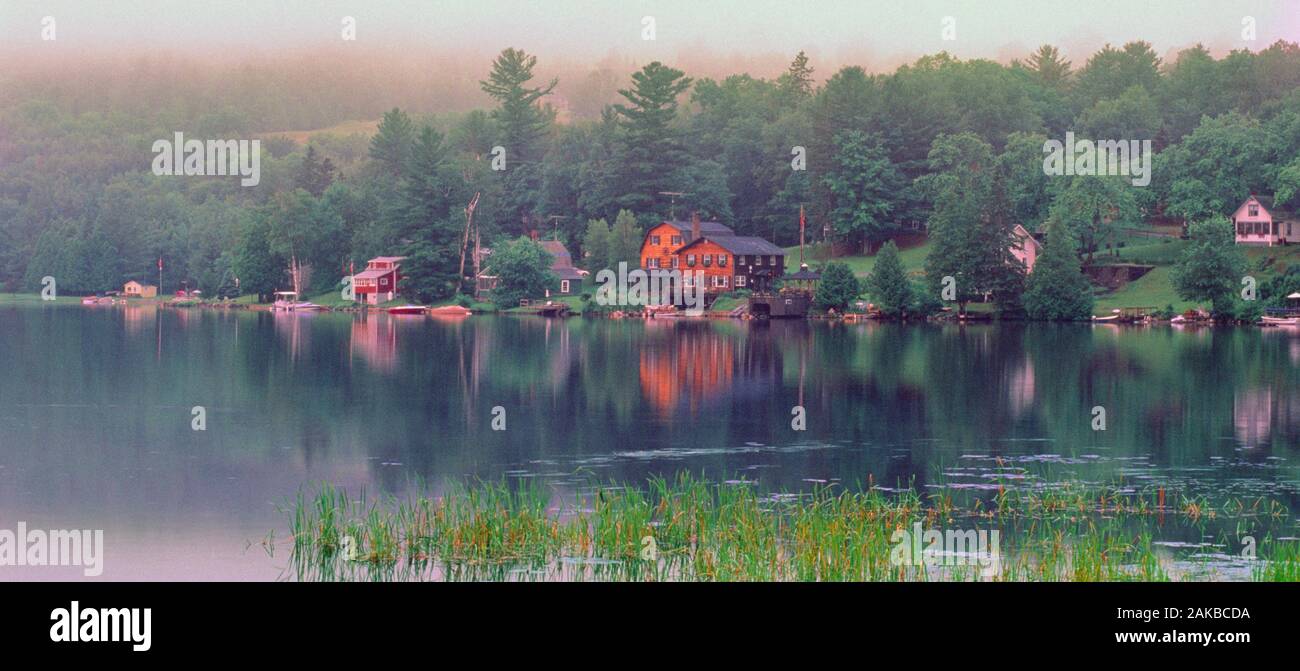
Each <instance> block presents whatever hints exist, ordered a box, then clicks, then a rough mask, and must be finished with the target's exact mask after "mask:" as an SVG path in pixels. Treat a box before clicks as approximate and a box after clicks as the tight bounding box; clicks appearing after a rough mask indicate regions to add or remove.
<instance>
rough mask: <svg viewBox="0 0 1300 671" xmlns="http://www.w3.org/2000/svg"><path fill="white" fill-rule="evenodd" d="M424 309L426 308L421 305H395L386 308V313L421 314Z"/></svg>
mask: <svg viewBox="0 0 1300 671" xmlns="http://www.w3.org/2000/svg"><path fill="white" fill-rule="evenodd" d="M425 310H428V308H426V307H424V306H423V305H396V306H393V307H391V308H388V314H390V315H421V314H424V312H425Z"/></svg>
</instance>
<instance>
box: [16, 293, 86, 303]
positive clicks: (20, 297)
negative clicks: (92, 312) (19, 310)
mask: <svg viewBox="0 0 1300 671" xmlns="http://www.w3.org/2000/svg"><path fill="white" fill-rule="evenodd" d="M38 303H45V304H51V303H52V304H55V305H73V304H75V305H80V304H81V297H80V296H58V297H56V298H55V299H54V300H52V301H43V300H41V295H40V294H4V293H0V305H29V304H32V305H34V304H38Z"/></svg>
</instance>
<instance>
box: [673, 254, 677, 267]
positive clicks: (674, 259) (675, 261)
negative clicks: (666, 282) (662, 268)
mask: <svg viewBox="0 0 1300 671" xmlns="http://www.w3.org/2000/svg"><path fill="white" fill-rule="evenodd" d="M677 263H678V258H677V257H676V256H674V257H673V267H674V268H676V267H677Z"/></svg>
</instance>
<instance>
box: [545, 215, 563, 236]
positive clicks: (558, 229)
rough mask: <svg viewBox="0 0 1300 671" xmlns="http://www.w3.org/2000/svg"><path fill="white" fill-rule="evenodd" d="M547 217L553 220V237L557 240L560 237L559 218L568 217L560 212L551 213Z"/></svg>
mask: <svg viewBox="0 0 1300 671" xmlns="http://www.w3.org/2000/svg"><path fill="white" fill-rule="evenodd" d="M547 219H550V220H551V221H554V222H555V238H556V239H557V240H558V239H559V238H560V220H561V219H568V217H567V216H565V215H562V214H552V215H551V216H549V217H547Z"/></svg>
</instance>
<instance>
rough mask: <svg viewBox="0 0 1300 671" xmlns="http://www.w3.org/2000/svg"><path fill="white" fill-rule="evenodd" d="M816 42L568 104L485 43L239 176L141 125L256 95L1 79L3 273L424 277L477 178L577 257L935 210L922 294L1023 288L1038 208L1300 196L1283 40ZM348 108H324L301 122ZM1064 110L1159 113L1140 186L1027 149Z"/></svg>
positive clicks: (1142, 206) (96, 282)
mask: <svg viewBox="0 0 1300 671" xmlns="http://www.w3.org/2000/svg"><path fill="white" fill-rule="evenodd" d="M814 65H815V64H813V63H811V62H810V61H809V59H808V58H807V57H806V56H805V55H804V54H802V53H801V54H798V55H797V56H796V57H795V58H794V60H793V62H792V63H791V64H790V66H789V69H788V70H787V71H786V72H785V73H783V74H781V75H780V76H778V77H775V78H772V79H763V78H756V77H753V76H750V75H748V74H736V75H731V76H728V77H725V78H722V79H720V80H719V79H713V78H707V77H705V78H695V77H692V76H690V75H689V73H686V72H683V71H681V70H678V69H675V68H673V67H671V65H669V64H665V63H660V62H654V63H650V64H648V65H646V66H644V67H643V68H641V69H640V70H639V71H637V72H635V73H634V74H633V75H632V76H631V77H630V78H629V79H626V80H624V81H621V82H620V81H617V80H616V79H611V77H610V75H609V73H608V72H607V71H601V72H604V74H600V72H598V73H593V75H592V77H594V79H590V81H586V80H584V82H582V85H583V86H588V85H589V86H590V87H593V90H594V89H600V90H602V91H605V92H606V93H608V94H609V96H610V97H611V99H610V102H612V103H613V104H608V105H603V106H601V107H600V108H599V111H592V112H591V113H590V114H588V115H576V116H574V118H571V119H568V120H566V121H561V120H560V119H559V118H558V116H557V113H556V109H555V108H554V107H552V106H551V103H552V102H553V101H552V98H554V89H555V86H556V81H555V80H554V79H553V78H551V79H545V78H541V77H539V76H536V75H535V72H534V71H535V69H536V67H537V59H536V58H535V57H534V56H531V55H529V54H526V53H524V52H522V51H519V50H515V49H506V50H505V51H503V52H502V53H501V54H500V55H499V56H498V57H497V59H496V60H495V61H494V62H493V63H491V64H489V65H486V66H485V67H484V68H483V69H482V71H483V78H482V80H481V81H480V89H481V91H482V94H483V98H482V100H483V101H486V103H485V104H484V108H483V109H475V110H471V111H466V112H459V113H451V114H442V115H433V116H429V115H424V114H418V113H415V112H414V111H411V110H410V109H400V108H391V109H389V111H388V112H386V113H385V114H384V116H383V119H382V122H381V123H380V125H379V128H378V131H377V132H376V133H375V134H374V135H373V136H372V137H365V136H361V135H352V136H345V137H339V136H328V135H326V136H314V137H313V138H312V139H311V140H310V142H307V143H305V144H301V145H300V144H295V143H294V142H292V141H290V140H287V139H284V138H282V137H269V136H267V137H263V151H262V161H261V172H262V176H261V182H260V184H259V185H258V186H256V187H240V186H239V182H238V179H236V178H229V177H191V178H175V177H158V176H155V175H153V174H152V173H151V172H150V171H149V165H150V163H149V161H150V159H151V158H152V154H151V153H150V151H149V147H150V146H151V144H152V143H153V142H154V141H155V140H157V139H158V138H168V137H171V134H172V133H173V132H174V131H176V130H177V129H181V130H184V132H185V133H186V135H187V137H201V138H228V137H249V136H252V135H254V134H256V133H258V132H260V131H265V130H268V129H266V128H264V127H260V126H259V125H258V123H257V122H255V121H253V119H254V118H255V117H254V115H252V114H250V113H239V112H238V111H235V112H231V111H229V110H231V109H232V108H231V107H230V106H229V105H226V106H221V107H217V108H215V109H205V108H202V107H194V106H190V107H187V106H183V105H170V106H165V107H163V108H161V109H160V110H159V111H157V112H156V113H151V112H150V111H149V110H147V109H142V108H140V107H139V106H138V105H133V104H132V103H130V101H126V100H120V99H119V102H120V104H121V109H120V110H118V109H115V108H114V107H112V106H111V105H110V106H104V105H92V104H86V102H85V101H84V100H82V101H80V102H78V103H76V104H73V103H70V102H69V100H68V98H67V97H66V96H61V95H59V94H58V93H57V91H53V90H51V88H50V87H38V88H35V89H33V91H32V92H31V93H30V95H26V96H21V95H16V94H15V93H14V92H13V91H12V90H10V91H9V93H8V94H6V95H5V96H4V97H3V98H0V131H3V132H0V284H2V285H3V287H4V288H5V289H6V290H20V289H23V290H30V289H32V288H35V287H36V286H37V285H38V283H39V279H40V277H42V276H44V275H54V276H56V277H59V278H60V288H61V290H63V291H67V292H93V291H102V290H105V289H111V288H117V287H119V286H120V284H121V283H122V282H123V281H125V280H128V279H140V280H146V281H149V280H156V278H157V276H158V268H157V264H158V260H159V259H163V260H164V264H165V265H164V274H163V289H164V290H165V291H167V290H171V289H173V288H175V287H177V286H179V284H180V283H182V282H186V283H188V284H189V286H192V287H198V288H201V289H203V290H204V291H205V292H207V293H208V294H209V295H233V294H235V293H259V294H263V295H266V294H268V293H269V292H271V291H273V290H276V289H282V288H289V287H297V288H299V289H300V290H302V291H324V290H329V289H333V288H336V287H337V286H338V284H339V282H340V280H341V278H342V277H343V276H344V275H346V274H348V273H350V272H351V271H352V269H354V268H357V267H359V266H360V265H362V264H364V262H365V260H366V259H367V258H370V257H373V256H377V255H381V254H404V255H407V256H408V257H410V260H409V261H408V270H409V274H410V276H411V278H412V279H411V283H410V285H409V286H411V287H412V288H413V289H414V290H416V292H417V294H418V297H420V298H421V299H426V300H427V299H434V298H445V297H449V296H452V295H454V294H455V293H457V292H458V291H459V292H465V291H468V289H469V284H468V283H467V282H466V281H464V280H463V279H462V277H461V273H460V266H461V263H462V262H461V258H462V250H463V249H464V248H465V247H466V246H467V244H466V243H467V238H466V223H467V215H468V212H467V209H468V206H469V204H470V203H471V202H474V203H475V207H474V210H473V218H474V222H475V223H476V224H477V227H478V230H479V231H480V232H481V234H482V241H483V244H485V245H493V244H496V243H498V242H500V243H504V242H505V241H508V240H513V239H515V238H518V237H519V236H521V235H523V236H526V235H530V234H533V233H536V234H538V235H541V236H556V237H558V238H559V239H561V240H563V241H564V242H565V243H566V244H567V245H568V246H569V248H570V249H571V250H572V251H573V252H574V253H575V258H576V259H579V261H580V262H581V259H583V258H584V252H585V253H587V254H589V257H588V259H589V261H590V262H591V263H594V264H601V263H610V262H616V261H617V260H621V259H628V258H629V256H630V254H631V252H630V251H629V249H630V242H629V239H632V238H635V237H637V236H639V231H641V230H644V229H645V227H646V226H648V225H649V224H650V223H652V222H654V221H657V220H660V219H662V218H665V217H667V216H669V215H670V213H671V214H672V215H674V216H676V217H677V218H685V217H686V216H687V214H688V213H689V212H691V211H698V212H700V213H701V215H702V216H704V217H706V218H712V219H717V220H719V221H722V222H724V223H726V224H728V225H731V226H733V227H734V228H735V229H736V230H737V232H739V233H741V234H749V235H761V236H764V237H767V238H769V239H771V240H773V241H774V242H776V243H778V244H782V245H790V244H793V243H795V242H797V240H798V230H799V229H798V220H799V210H800V207H801V206H803V207H804V209H805V210H806V212H807V214H808V225H809V226H808V228H809V231H810V233H811V235H812V237H814V238H815V239H818V240H821V239H826V240H828V241H830V242H833V243H835V245H836V246H837V248H838V249H841V250H861V249H864V248H872V249H874V248H875V247H877V246H878V245H879V244H880V243H883V242H884V241H886V240H888V239H889V238H890V237H891V236H893V235H894V234H896V233H897V232H899V231H905V230H928V232H929V233H930V235H931V236H932V238H933V239H934V242H935V244H936V245H938V248H937V251H938V252H939V253H935V254H931V256H930V265H929V267H927V282H929V283H931V284H933V285H934V286H931V287H927V288H926V289H925V293H930V292H931V291H932V290H933V291H936V292H937V291H938V289H939V287H938V283H939V282H940V281H941V280H942V278H944V277H953V278H954V279H955V280H956V285H955V289H956V291H957V292H958V296H959V297H958V299H957V300H958V302H962V303H964V302H966V301H970V300H982V299H984V298H989V299H992V300H994V301H996V302H998V303H999V305H1002V306H1003V307H1006V308H1009V309H1019V308H1020V307H1022V302H1021V299H1022V292H1023V291H1024V290H1025V289H1026V284H1025V282H1026V278H1025V276H1024V273H1023V272H1015V271H1016V268H1015V263H1014V262H1009V261H1008V259H1007V247H1006V246H1004V245H1003V244H1002V243H1004V242H1006V243H1008V244H1009V243H1010V242H1011V240H1012V238H1011V227H1013V226H1014V225H1015V224H1021V225H1023V226H1024V227H1025V228H1026V229H1028V230H1030V231H1033V232H1041V231H1044V230H1047V229H1048V228H1049V223H1051V222H1055V225H1057V227H1058V232H1057V233H1056V234H1054V235H1051V234H1049V235H1048V236H1047V246H1048V249H1049V250H1051V249H1052V248H1053V247H1059V246H1060V245H1062V244H1063V241H1067V240H1068V241H1070V243H1069V244H1070V245H1071V249H1070V250H1069V251H1072V252H1074V254H1075V255H1076V257H1080V256H1082V257H1086V256H1088V255H1094V254H1096V253H1099V252H1102V251H1104V250H1105V249H1107V248H1108V246H1110V245H1111V244H1112V243H1113V238H1114V235H1115V233H1116V231H1117V230H1118V228H1120V227H1123V226H1131V225H1138V224H1140V223H1141V222H1143V221H1145V220H1149V219H1150V218H1151V217H1155V216H1164V217H1170V218H1173V219H1175V220H1182V221H1186V222H1200V221H1205V220H1208V219H1210V218H1212V217H1222V216H1224V215H1226V214H1228V213H1229V212H1230V211H1231V210H1232V208H1234V207H1235V206H1236V205H1237V204H1238V203H1239V202H1240V201H1241V200H1242V199H1244V198H1245V197H1246V196H1247V195H1248V194H1250V193H1252V192H1254V193H1259V194H1264V195H1272V196H1275V197H1276V199H1277V201H1278V202H1279V203H1280V204H1283V205H1288V206H1290V207H1293V208H1294V207H1297V206H1300V90H1297V89H1298V87H1300V47H1297V45H1295V44H1292V43H1286V42H1279V43H1277V44H1274V45H1272V46H1270V47H1268V48H1267V49H1263V50H1261V51H1258V52H1250V51H1245V50H1242V51H1235V52H1232V53H1231V54H1229V55H1227V56H1225V57H1224V58H1221V59H1215V58H1213V57H1212V56H1211V55H1210V54H1209V53H1208V52H1207V51H1206V50H1205V49H1203V48H1200V47H1196V48H1193V49H1188V50H1185V51H1183V52H1181V53H1180V54H1179V55H1178V56H1177V58H1175V59H1174V60H1173V61H1172V62H1162V60H1161V59H1160V58H1159V57H1157V56H1156V55H1155V53H1154V51H1153V50H1152V49H1151V47H1150V45H1148V44H1146V43H1142V42H1134V43H1130V44H1126V45H1123V46H1122V47H1110V46H1107V47H1106V48H1104V49H1102V50H1101V51H1099V52H1097V53H1095V54H1093V55H1092V56H1091V57H1090V58H1088V59H1087V61H1086V62H1084V63H1080V64H1073V63H1070V62H1067V61H1066V60H1064V59H1063V58H1062V56H1061V55H1060V53H1059V52H1058V51H1057V50H1056V49H1054V48H1053V47H1050V46H1044V47H1042V48H1040V49H1039V50H1037V51H1036V52H1034V53H1033V54H1031V55H1029V56H1028V57H1026V58H1024V59H1023V60H1020V61H1017V62H1013V63H1011V64H1009V65H1001V64H998V63H995V62H992V61H987V60H966V61H963V60H959V59H956V58H953V57H952V56H950V55H948V54H946V53H940V54H937V55H932V56H926V57H923V58H921V59H919V60H917V61H915V62H914V63H910V64H908V65H905V66H902V67H899V68H898V69H896V70H895V71H894V72H891V73H881V74H870V73H868V72H866V71H865V70H863V69H862V68H860V67H845V68H842V69H840V70H839V71H837V72H833V73H825V74H828V75H829V76H825V77H824V79H823V78H819V77H818V76H817V73H816V71H815V67H814ZM174 77H175V73H171V74H169V75H168V78H169V79H170V78H174ZM264 84H265V86H278V85H281V84H283V82H280V81H277V80H271V81H268V82H265V83H264ZM315 85H316V86H325V85H328V84H327V80H325V79H321V80H319V81H318V82H317V83H316V84H315ZM244 86H245V87H253V88H256V85H255V84H252V83H248V82H245V83H244ZM294 86H295V87H296V86H299V84H297V83H295V84H294ZM248 92H249V96H248V99H249V100H251V101H259V100H264V99H265V97H264V96H259V95H254V92H253V91H248ZM431 93H435V94H436V91H434V92H431ZM394 99H403V98H400V97H395V98H394ZM252 104H253V103H250V105H252ZM259 104H260V103H259ZM235 107H237V105H236V106H235ZM308 107H310V105H308ZM250 109H253V108H251V107H250ZM353 111H355V110H353V109H347V110H340V111H337V112H335V113H331V112H330V111H329V110H319V113H320V114H322V115H324V116H322V118H320V119H318V120H316V121H317V123H318V125H322V126H323V125H327V124H329V123H336V122H339V121H343V120H346V118H347V117H346V116H344V115H346V114H348V113H350V112H353ZM1067 131H1074V132H1075V133H1076V134H1077V135H1079V136H1080V137H1091V138H1098V139H1123V140H1129V139H1136V140H1142V139H1150V140H1152V143H1153V146H1154V149H1155V150H1156V152H1157V154H1156V156H1155V159H1154V170H1153V173H1152V181H1151V184H1150V187H1149V188H1139V187H1135V186H1133V185H1132V184H1131V183H1130V181H1129V180H1128V178H1127V177H1117V178H1085V177H1065V176H1059V177H1058V176H1048V175H1046V174H1044V171H1043V143H1044V142H1045V141H1047V140H1049V139H1058V140H1060V139H1063V137H1064V134H1065V133H1066V132H1067ZM608 222H615V223H614V224H613V225H611V224H609V223H608ZM1065 258H1066V257H1065V256H1063V255H1059V254H1058V255H1056V256H1055V257H1054V260H1053V263H1059V262H1060V261H1061V260H1062V259H1065ZM1008 269H1010V270H1008ZM1066 270H1068V269H1066ZM1030 288H1032V287H1030ZM1034 296H1035V298H1034V301H1035V303H1034V305H1040V304H1041V303H1042V302H1043V301H1047V302H1052V301H1053V300H1054V299H1052V297H1051V295H1050V292H1043V291H1038V292H1037V293H1035V294H1034ZM898 300H901V299H900V298H899V297H898V296H894V297H892V298H891V299H890V302H891V303H893V302H897V301H898ZM897 309H899V310H903V309H904V308H903V307H901V306H897ZM1053 309H1055V308H1053ZM1060 309H1062V310H1065V311H1066V312H1077V309H1076V308H1075V307H1072V306H1064V307H1062V308H1060Z"/></svg>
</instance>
